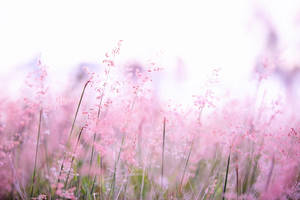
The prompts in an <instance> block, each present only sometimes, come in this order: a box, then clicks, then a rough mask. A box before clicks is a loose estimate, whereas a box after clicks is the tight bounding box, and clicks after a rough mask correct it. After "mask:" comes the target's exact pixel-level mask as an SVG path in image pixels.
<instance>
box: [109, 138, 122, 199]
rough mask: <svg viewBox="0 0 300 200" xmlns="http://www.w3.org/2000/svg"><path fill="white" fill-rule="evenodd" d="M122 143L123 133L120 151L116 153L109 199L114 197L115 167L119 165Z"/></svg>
mask: <svg viewBox="0 0 300 200" xmlns="http://www.w3.org/2000/svg"><path fill="white" fill-rule="evenodd" d="M124 141H125V133H124V135H123V137H122V142H121V146H120V150H119V153H118V158H117V160H116V162H115V166H114V173H113V179H112V182H111V186H110V192H109V197H110V196H111V195H113V196H112V197H114V192H115V185H116V174H117V166H118V163H119V160H120V156H121V152H122V148H123V144H124Z"/></svg>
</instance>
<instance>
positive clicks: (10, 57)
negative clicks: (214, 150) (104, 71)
mask: <svg viewBox="0 0 300 200" xmlns="http://www.w3.org/2000/svg"><path fill="white" fill-rule="evenodd" d="M299 35H300V1H297V0H286V1H279V0H259V1H258V0H231V1H222V0H210V1H175V0H164V1H161V0H152V1H140V0H128V1H114V0H110V1H104V0H103V1H96V0H95V1H91V0H85V1H76V0H72V1H69V0H65V1H61V0H60V1H59V0H52V1H42V0H28V1H16V0H9V1H6V0H4V1H0V80H1V86H0V89H1V91H4V92H7V93H8V94H10V95H15V94H16V93H17V91H18V90H19V88H20V87H21V86H22V84H23V81H24V77H25V76H26V74H27V72H28V71H30V70H32V69H34V68H35V67H37V66H36V63H37V60H38V59H41V60H42V62H43V63H45V64H46V65H47V66H49V68H48V70H49V75H50V76H51V77H52V83H53V85H55V87H56V88H58V89H59V88H60V87H61V85H63V84H65V83H67V82H68V81H70V75H71V76H74V75H75V74H76V73H77V71H78V70H81V68H82V67H83V66H87V67H89V68H92V69H97V68H101V64H102V63H101V62H102V60H103V59H104V55H105V52H107V51H109V50H111V49H112V48H113V47H114V46H115V44H116V43H117V41H118V40H124V43H123V45H122V47H121V54H120V56H119V58H118V62H119V64H120V65H123V64H126V63H130V62H131V63H132V62H134V63H145V62H146V61H149V60H154V61H155V62H158V63H159V64H160V65H161V66H162V67H163V68H164V71H163V73H162V75H161V76H159V78H158V79H159V85H160V88H159V91H160V94H163V98H166V99H168V98H174V99H177V100H178V101H179V102H188V101H189V99H190V97H191V95H193V94H195V93H197V91H198V90H200V89H201V85H202V84H203V83H204V81H205V80H206V77H207V75H208V74H209V73H210V72H211V71H212V70H213V69H219V70H220V77H221V79H222V84H223V86H224V87H229V88H231V89H232V91H233V92H234V91H236V93H237V94H238V93H242V92H245V91H249V90H252V89H253V88H254V87H253V86H251V85H249V81H251V80H252V79H253V78H254V77H255V76H256V75H257V74H258V76H260V75H262V74H264V73H265V71H268V73H269V74H271V76H270V77H271V82H270V83H269V84H268V87H270V88H272V90H274V91H279V90H280V91H283V90H284V91H288V92H290V94H292V95H296V97H299V96H300V95H299V94H300V92H299V85H300V84H299V79H300V78H299V66H300V65H299V64H300V56H299V47H300V37H299ZM141 65H142V64H141ZM266 69H267V70H266Z"/></svg>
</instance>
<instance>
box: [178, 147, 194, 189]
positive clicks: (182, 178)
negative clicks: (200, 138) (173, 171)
mask: <svg viewBox="0 0 300 200" xmlns="http://www.w3.org/2000/svg"><path fill="white" fill-rule="evenodd" d="M193 144H194V142H193V141H192V144H191V147H190V150H189V154H188V156H187V159H186V161H185V165H184V169H183V173H182V177H181V180H180V184H179V191H181V190H182V183H183V180H184V176H185V173H186V169H187V166H188V163H189V160H190V156H191V153H192V149H193Z"/></svg>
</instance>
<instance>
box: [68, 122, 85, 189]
mask: <svg viewBox="0 0 300 200" xmlns="http://www.w3.org/2000/svg"><path fill="white" fill-rule="evenodd" d="M83 129H84V128H83V127H82V128H81V130H80V132H79V135H78V138H77V142H76V145H75V147H74V152H73V156H72V160H71V165H70V169H69V171H68V175H67V178H66V182H65V187H67V184H68V180H69V176H70V172H71V168H72V165H73V162H74V159H75V155H74V154H75V153H76V150H77V146H78V143H79V141H80V137H81V134H82V131H83Z"/></svg>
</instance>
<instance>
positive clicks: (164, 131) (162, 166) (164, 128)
mask: <svg viewBox="0 0 300 200" xmlns="http://www.w3.org/2000/svg"><path fill="white" fill-rule="evenodd" d="M165 139H166V118H164V127H163V144H162V156H161V158H162V159H161V179H160V185H161V187H162V188H163V177H164V159H165Z"/></svg>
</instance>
